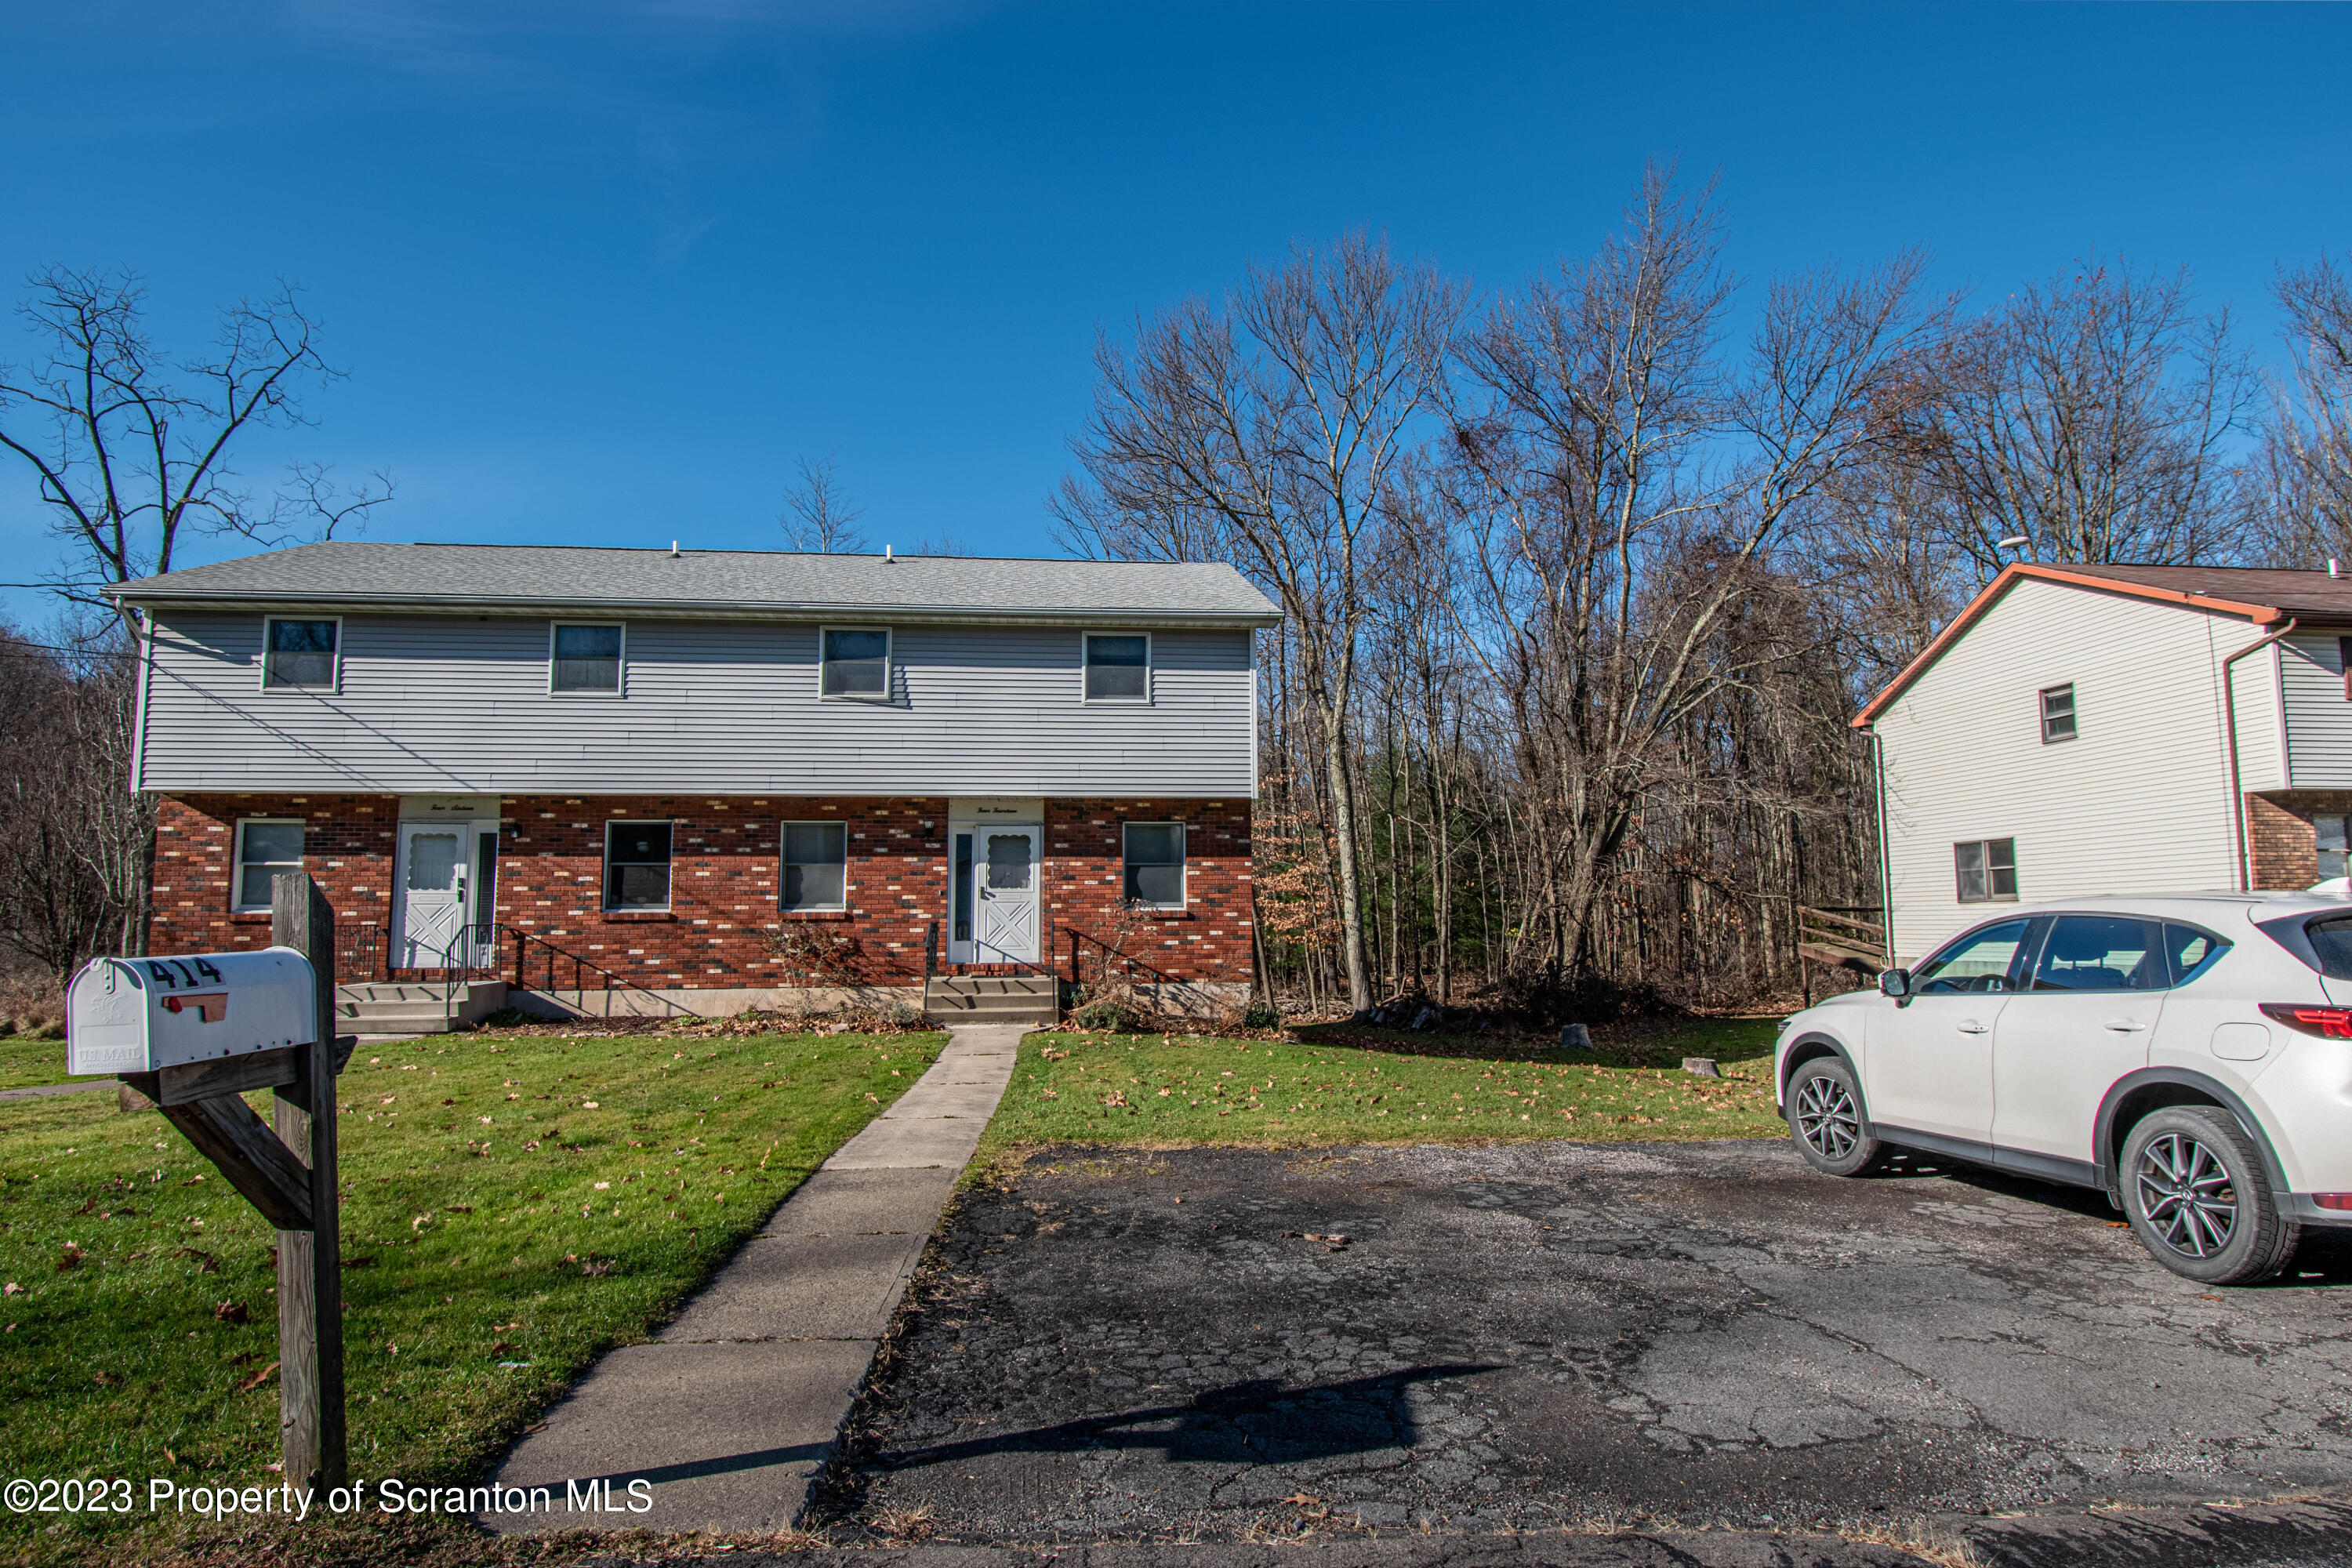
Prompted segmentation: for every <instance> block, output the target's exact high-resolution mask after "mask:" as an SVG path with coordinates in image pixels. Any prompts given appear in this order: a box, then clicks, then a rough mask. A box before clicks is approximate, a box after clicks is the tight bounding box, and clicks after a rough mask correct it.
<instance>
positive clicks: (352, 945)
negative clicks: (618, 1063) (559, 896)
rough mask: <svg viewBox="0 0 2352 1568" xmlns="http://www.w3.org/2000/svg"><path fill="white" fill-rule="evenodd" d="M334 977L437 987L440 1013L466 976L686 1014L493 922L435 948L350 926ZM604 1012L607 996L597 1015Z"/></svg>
mask: <svg viewBox="0 0 2352 1568" xmlns="http://www.w3.org/2000/svg"><path fill="white" fill-rule="evenodd" d="M335 974H336V977H337V979H338V980H339V981H340V982H341V984H346V985H349V984H370V983H373V984H398V985H421V986H432V987H438V988H439V990H440V993H441V1011H442V1016H444V1017H445V1018H446V1017H448V1016H451V1015H453V1014H454V1013H455V1011H456V1007H457V989H458V987H459V986H461V985H464V984H467V982H469V981H474V980H505V981H507V982H508V983H509V984H512V985H514V986H515V987H517V988H518V989H521V990H539V991H570V992H572V993H573V994H576V995H578V996H579V997H580V998H581V999H582V1009H581V1010H582V1011H583V1012H585V1011H586V1006H585V999H586V994H587V993H589V992H591V991H602V992H605V993H608V994H609V993H611V992H614V991H636V992H642V993H643V994H645V995H646V996H648V997H650V998H652V999H653V1000H654V1001H655V1002H657V1003H659V1004H660V1005H661V1007H662V1009H663V1011H664V1012H665V1013H669V1014H682V1013H684V1012H685V1011H686V1009H685V1008H683V1007H680V1006H678V1005H677V1004H676V1003H675V1002H672V1001H671V1000H670V999H669V998H668V997H667V996H664V995H663V994H661V993H660V992H658V991H655V990H653V989H652V988H650V987H648V986H645V985H641V984H638V983H637V982H635V981H634V980H632V979H630V978H629V977H628V976H627V975H625V974H621V973H615V972H614V971H613V970H610V969H607V968H605V967H604V965H603V964H601V963H597V962H596V961H595V960H593V959H590V958H583V957H582V956H581V955H580V954H578V953H576V952H572V951H571V950H570V949H568V948H562V947H558V946H557V945H556V944H555V943H553V942H550V941H549V940H548V939H547V938H545V937H543V936H541V935H540V934H539V933H538V932H537V931H522V930H519V929H518V928H516V927H514V926H510V925H506V924H503V923H501V922H499V921H468V922H467V923H466V924H465V925H463V926H460V927H459V928H458V930H457V935H456V936H455V937H453V938H452V939H451V940H450V941H449V942H447V943H446V944H444V945H443V946H440V947H432V946H428V945H426V944H425V943H423V942H412V941H409V940H407V939H403V940H401V941H400V942H392V940H391V933H390V932H389V931H386V930H385V929H384V928H383V927H382V926H373V925H369V926H354V927H352V929H351V930H350V931H347V932H345V933H343V934H342V935H341V938H340V940H339V941H338V942H337V944H336V953H335ZM535 977H536V979H537V981H538V983H537V984H533V981H534V978H535ZM567 981H568V982H569V984H565V982H567ZM611 1010H612V1009H611V1007H610V1005H609V996H608V1005H607V1006H606V1008H605V1012H606V1013H607V1014H608V1015H609V1014H610V1013H611Z"/></svg>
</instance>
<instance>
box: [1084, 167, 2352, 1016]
mask: <svg viewBox="0 0 2352 1568" xmlns="http://www.w3.org/2000/svg"><path fill="white" fill-rule="evenodd" d="M1925 274H1926V264H1925V260H1924V258H1921V257H1920V256H1917V255H1916V254H1909V253H1906V254H1900V255H1897V256H1895V257H1893V258H1888V259H1887V260H1885V261H1884V262H1881V263H1879V264H1876V265H1874V266H1870V267H1864V268H1852V269H1835V268H1824V269H1822V270H1819V271H1815V272H1811V273H1805V274H1801V275H1797V276H1792V277H1784V278H1777V279H1770V280H1769V281H1767V282H1765V283H1762V284H1760V285H1752V286H1751V285H1744V284H1742V283H1741V282H1740V281H1739V280H1738V279H1735V278H1734V277H1733V276H1732V275H1731V273H1730V272H1729V270H1728V269H1727V266H1726V264H1725V258H1724V234H1723V228H1722V224H1721V220H1720V217H1719V216H1718V214H1717V210H1716V206H1715V204H1714V201H1713V199H1712V192H1711V191H1709V190H1706V189H1697V190H1694V189H1689V188H1686V187H1684V186H1681V185H1679V184H1677V183H1676V182H1675V180H1674V179H1673V178H1672V176H1671V175H1670V174H1669V173H1667V172H1665V171H1661V170H1653V171H1651V172H1650V173H1649V174H1647V175H1646V176H1645V177H1644V179H1643V182H1642V183H1641V184H1640V186H1639V187H1638V189H1637V191H1636V193H1635V195H1634V197H1633V201H1632V202H1631V204H1630V205H1629V207H1628V211H1627V214H1626V218H1625V222H1624V225H1623V227H1622V232H1620V233H1619V234H1617V235H1616V236H1614V237H1612V238H1611V239H1609V240H1608V241H1607V242H1606V243H1605V244H1603V245H1602V246H1601V247H1599V249H1598V250H1596V251H1595V252H1594V253H1593V254H1592V255H1591V256H1589V257H1585V258H1575V259H1571V260H1569V261H1565V262H1563V263H1561V264H1560V265H1559V266H1558V267H1557V268H1553V269H1551V270H1550V271H1549V272H1547V273H1546V274H1544V275H1543V276H1540V277H1538V278H1535V279H1529V280H1528V282H1526V283H1525V284H1523V285H1521V286H1520V287H1517V288H1516V289H1509V290H1507V291H1505V292H1503V293H1501V294H1499V295H1497V296H1496V297H1493V298H1490V299H1486V300H1473V299H1472V298H1471V297H1470V296H1469V293H1468V291H1467V290H1466V289H1464V288H1463V287H1462V286H1460V285H1459V284H1457V283H1454V282H1453V281H1451V280H1449V279H1446V278H1444V277H1443V276H1442V275H1441V274H1439V273H1438V272H1436V271H1435V270H1434V269H1433V268H1429V267H1427V266H1424V265H1410V264H1407V263H1404V262H1402V261H1400V260H1398V259H1397V258H1393V257H1392V256H1391V255H1390V254H1389V253H1388V252H1387V251H1386V250H1385V249H1384V248H1383V247H1381V246H1380V245H1379V244H1377V243H1374V242H1373V241H1371V240H1370V239H1367V238H1364V237H1350V238H1348V239H1345V240H1343V241H1341V242H1340V243H1339V244H1338V245H1337V246H1335V247H1331V248H1330V249H1329V250H1328V251H1323V252H1316V251H1308V250H1297V251H1295V252H1294V253H1293V254H1291V255H1290V256H1289V257H1288V258H1286V259H1285V260H1284V261H1283V262H1282V263H1281V264H1279V265H1276V266H1270V267H1265V268H1255V269H1253V270H1251V271H1250V272H1248V273H1247V274H1246V275H1245V277H1244V279H1243V280H1242V282H1241V283H1240V284H1239V285H1238V286H1237V287H1236V288H1234V289H1233V290H1232V291H1231V292H1230V293H1229V294H1227V295H1226V296H1224V297H1223V299H1221V300H1193V301H1189V302H1187V303H1185V304H1183V305H1181V306H1179V307H1177V308H1175V309H1174V310H1170V311H1168V312H1166V313H1164V314H1162V315H1160V316H1159V317H1156V318H1153V319H1150V320H1147V321H1141V322H1139V324H1138V325H1137V327H1136V328H1135V330H1134V332H1133V333H1132V337H1131V340H1130V341H1129V342H1109V341H1107V342H1105V344H1104V346H1103V347H1102V348H1101V350H1100V351H1099V352H1098V354H1097V369H1098V379H1097V394H1096V400H1095V406H1094V410H1093V414H1092V417H1091V418H1090V420H1089V422H1088V424H1087V428H1086V430H1085V431H1084V433H1083V434H1082V435H1081V436H1080V437H1078V438H1077V440H1076V442H1075V443H1074V447H1075V449H1076V457H1077V459H1078V465H1077V472H1076V474H1075V475H1074V476H1073V478H1072V479H1070V480H1068V481H1067V482H1066V484H1065V486H1064V488H1063V489H1062V491H1061V492H1060V494H1059V496H1058V497H1057V498H1056V501H1055V510H1056V513H1057V516H1058V519H1059V521H1060V526H1061V530H1062V532H1063V536H1064V538H1065V540H1066V542H1067V543H1068V544H1069V545H1070V546H1071V547H1073V548H1074V549H1076V550H1077V551H1079V552H1083V553H1088V554H1100V555H1106V556H1121V557H1155V558H1165V559H1202V558H1210V557H1217V558H1223V559H1227V560H1231V561H1233V562H1234V563H1235V564H1237V565H1238V566H1240V567H1241V569H1242V570H1243V571H1244V573H1246V574H1249V575H1250V576H1251V577H1252V578H1253V580H1255V582H1257V583H1258V584H1260V585H1261V586H1262V587H1264V588H1265V589H1266V591H1267V592H1268V593H1269V595H1271V596H1272V597H1274V598H1275V600H1276V603H1277V604H1278V605H1280V606H1281V607H1282V609H1283V611H1284V612H1285V615H1286V625H1285V626H1284V628H1283V630H1282V631H1281V633H1280V634H1279V635H1277V636H1276V637H1270V638H1267V639H1266V640H1265V648H1264V656H1263V665H1264V668H1263V670H1262V679H1263V690H1264V694H1265V703H1264V708H1263V712H1264V721H1263V722H1264V727H1265V733H1264V738H1263V739H1264V746H1265V757H1266V760H1267V766H1266V768H1265V774H1266V776H1267V779H1268V784H1267V786H1266V794H1265V798H1263V799H1262V800H1261V801H1260V803H1259V812H1260V823H1261V833H1260V844H1259V854H1258V864H1257V868H1256V870H1257V896H1258V906H1259V907H1258V915H1259V921H1260V932H1261V939H1262V942H1263V943H1264V947H1265V966H1266V968H1267V970H1268V971H1269V973H1270V976H1271V978H1273V979H1275V980H1276V982H1277V984H1280V985H1281V986H1282V987H1284V988H1286V989H1289V990H1294V991H1303V992H1305V993H1307V994H1309V995H1311V996H1314V997H1317V998H1324V999H1328V1000H1331V1001H1344V1002H1346V1003H1348V1004H1349V1005H1353V1006H1355V1007H1358V1008H1361V1007H1362V1006H1364V1005H1367V1004H1368V1003H1369V1002H1370V1000H1371V999H1372V998H1373V997H1374V996H1376V995H1379V994H1394V993H1399V992H1412V993H1426V994H1433V995H1436V996H1437V997H1439V998H1440V999H1444V1000H1452V999H1456V998H1458V997H1459V996H1460V995H1461V994H1464V991H1465V984H1467V985H1475V986H1476V987H1479V988H1481V989H1484V990H1486V991H1487V992H1488V993H1489V994H1499V999H1502V1000H1506V1001H1508V1002H1510V1003H1512V1004H1514V1005H1520V1006H1525V1007H1528V1008H1532V1009H1535V1010H1538V1011H1559V1010H1561V1009H1564V1008H1570V1007H1575V1008H1589V1007H1591V1006H1593V1005H1596V1003H1605V1002H1606V1001H1608V1000H1609V999H1611V998H1612V997H1613V996H1616V995H1621V994H1624V993H1627V992H1635V991H1649V992H1654V993H1664V994H1670V995H1671V996H1672V997H1673V998H1674V999H1676V1000H1680V1001H1685V1002H1687V1001H1730V1000H1736V999H1743V998H1749V997H1753V996H1756V995H1759V994H1766V993H1769V992H1772V991H1774V990H1776V989H1781V988H1786V987H1788V986H1789V985H1790V984H1791V983H1792V982H1793V979H1794V971H1793V964H1794V955H1793V951H1792V950H1793V945H1794V944H1793V925H1792V919H1793V911H1794V910H1797V909H1798V908H1801V907H1804V906H1817V907H1823V908H1829V909H1832V910H1864V911H1867V910H1869V909H1871V908H1872V907H1874V906H1875V905H1876V904H1877V903H1878V902H1879V899H1878V896H1877V886H1876V869H1875V868H1876V863H1877V862H1876V855H1875V849H1874V843H1873V825H1874V813H1873V811H1872V799H1871V771H1870V768H1869V765H1868V757H1867V753H1866V752H1865V750H1864V746H1863V743H1862V742H1860V741H1858V740H1857V739H1856V738H1855V737H1854V736H1853V734H1852V732H1851V731H1849V729H1848V727H1847V724H1846V721H1847V720H1848V719H1849V718H1850V717H1851V715H1852V714H1853V711H1854V709H1855V706H1856V704H1857V702H1858V701H1859V700H1861V699H1862V698H1863V697H1864V696H1866V695H1867V693H1868V692H1869V691H1870V690H1872V689H1874V688H1875V687H1876V686H1877V685H1878V684H1880V683H1881V682H1883V681H1884V680H1885V679H1886V678H1887V677H1888V676H1889V675H1891V674H1892V673H1893V672H1894V671H1895V669H1898V668H1900V667H1901V666H1902V664H1904V663H1905V662H1906V661H1907V660H1908V659H1909V658H1911V657H1913V656H1914V655H1915V654H1916V653H1917V652H1918V650H1919V649H1920V648H1921V647H1923V646H1924V645H1925V643H1926V642H1927V639H1928V638H1929V637H1931V636H1932V635H1933V632H1934V631H1935V629H1936V628H1937V627H1938V626H1941V625H1942V624H1943V622H1944V621H1945V620H1946V619H1948V616H1950V615H1951V613H1952V612H1953V610H1954V609H1955V608H1956V607H1957V606H1958V605H1959V604H1961V603H1963V602H1965V600H1966V598H1967V597H1968V596H1969V595H1971V594H1972V593H1974V592H1975V590H1976V589H1977V588H1978V587H1979V586H1980V585H1981V584H1983V583H1984V582H1986V581H1989V580H1990V577H1991V576H1992V575H1993V574H1995V573H1996V572H1998V571H1999V570H2000V567H2001V566H2002V565H2003V564H2005V563H2008V562H2010V561H2012V560H2032V559H2040V560H2072V561H2084V560H2090V561H2120V560H2135V561H2200V560H2206V561H2210V560H2227V559H2233V558H2240V557H2243V556H2246V555H2249V554H2259V555H2260V556H2261V557H2262V558H2263V559H2266V560H2278V561H2281V562H2286V561H2289V560H2304V559H2308V558H2313V557H2315V556H2316V555H2320V554H2324V553H2326V551H2328V550H2332V549H2335V548H2336V545H2335V543H2334V541H2336V540H2337V539H2346V540H2347V542H2352V531H2347V529H2348V528H2352V510H2347V509H2346V503H2347V499H2352V484H2347V481H2348V480H2352V462H2347V454H2348V453H2352V446H2347V431H2352V347H2347V345H2352V310H2347V291H2346V289H2345V287H2344V284H2343V280H2342V278H2341V276H2340V275H2339V274H2337V273H2336V272H2335V271H2334V270H2332V269H2331V268H2328V267H2327V266H2326V264H2324V263H2323V264H2322V265H2321V266H2320V267H2319V268H2315V269H2314V270H2312V271H2308V272H2304V273H2290V274H2286V275H2284V276H2283V278H2282V280H2281V283H2280V286H2279V291H2280V298H2281V301H2282V303H2283V304H2284V305H2285V306H2286V307H2287V310H2288V313H2289V314H2290V316H2291V317H2293V318H2294V321H2295V323H2296V325H2297V329H2298V331H2300V333H2301V336H2300V338H2299V340H2298V342H2299V345H2300V346H2299V352H2298V353H2296V355H2295V356H2294V375H2293V376H2292V377H2291V378H2289V379H2288V380H2287V381H2285V382H2284V383H2282V384H2279V385H2277V386H2275V387H2273V388H2270V389H2268V396H2267V398H2265V395H2264V392H2265V389H2264V387H2263V384H2262V382H2261V381H2260V379H2259V377H2258V375H2257V373H2256V371H2255V369H2254V367H2253V365H2252V362H2251V360H2250V358H2249V357H2248V356H2247V354H2246V353H2244V352H2243V351H2242V349H2241V348H2240V347H2239V346H2238V345H2237V344H2236V342H2234V340H2233V336H2232V328H2231V322H2230V321H2229V319H2228V317H2227V316H2226V314H2214V313H2203V312H2200V310H2198V309H2197V308H2196V306H2195V303H2194V301H2193V299H2192V297H2191V295H2190V294H2189V289H2188V286H2187V282H2186V280H2185V279H2182V278H2179V277H2172V276H2166V275H2161V274H2157V273H2144V272H2137V271H2134V270H2132V269H2130V268H2124V267H2122V266H2112V267H2102V266H2099V265H2096V264H2085V265H2079V266H2076V267H2074V268H2068V269H2067V270H2065V271H2063V272H2062V273H2060V274H2059V275H2057V276H2056V277H2054V278H2053V279H2050V280H2048V281H2047V282H2041V283H2035V284H2032V285H2030V286H2027V287H2024V288H2021V289H2017V290H2016V291H2014V292H2012V293H2011V294H2010V295H2008V296H2007V297H2006V298H2004V299H2002V300H2000V301H1998V302H1996V303H1994V304H1992V305H1990V306H1989V307H1988V306H1983V305H1980V304H1978V303H1976V302H1974V301H1972V300H1969V299H1967V298H1963V297H1957V296H1948V295H1942V294H1938V293H1937V292H1935V291H1934V290H1932V289H1929V288H1928V287H1927V283H1926V281H1925ZM2249 451H2252V452H2258V453H2260V454H2261V461H2260V462H2258V463H2253V464H2249V463H2246V462H2245V461H2244V460H2243V459H2244V457H2245V454H2246V453H2248V452H2249ZM2331 508H2333V509H2334V510H2330V509H2331Z"/></svg>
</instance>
